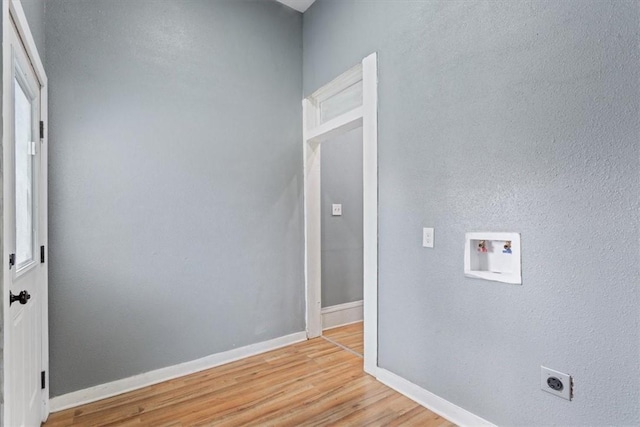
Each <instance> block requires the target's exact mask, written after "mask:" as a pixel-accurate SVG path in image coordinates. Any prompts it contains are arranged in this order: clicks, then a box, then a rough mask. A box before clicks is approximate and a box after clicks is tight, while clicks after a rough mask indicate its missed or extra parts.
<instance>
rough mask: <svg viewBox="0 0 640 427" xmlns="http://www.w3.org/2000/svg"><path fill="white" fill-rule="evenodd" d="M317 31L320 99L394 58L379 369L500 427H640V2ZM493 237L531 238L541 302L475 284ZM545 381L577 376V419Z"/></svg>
mask: <svg viewBox="0 0 640 427" xmlns="http://www.w3.org/2000/svg"><path fill="white" fill-rule="evenodd" d="M303 19H304V24H303V25H304V67H303V69H304V90H305V93H306V94H309V93H311V92H312V91H313V90H315V89H316V88H318V87H320V86H322V85H324V84H325V83H327V82H328V81H330V80H331V79H332V78H333V77H335V76H336V75H338V74H340V73H341V72H343V71H345V70H347V69H348V68H350V67H351V66H352V65H353V64H355V63H357V62H358V61H359V60H361V58H363V57H364V56H365V55H367V54H369V53H371V52H373V51H377V52H378V53H379V97H380V101H379V190H380V199H379V203H380V206H379V209H380V211H379V212H380V216H379V220H380V222H379V228H380V236H379V239H380V240H379V256H380V265H379V268H380V278H379V280H380V281H379V289H380V290H379V315H380V317H379V334H380V340H379V356H380V358H379V361H380V365H381V366H382V367H383V368H387V369H389V370H391V371H393V372H395V373H397V374H399V375H401V376H402V377H405V378H407V379H408V380H410V381H412V382H414V383H416V384H418V385H420V386H422V387H424V388H425V389H427V390H430V391H432V392H434V393H435V394H437V395H439V396H442V397H443V398H445V399H447V400H449V401H451V402H453V403H455V404H457V405H459V406H462V407H463V408H466V409H468V410H469V411H471V412H473V413H475V414H478V415H480V416H482V417H484V418H486V419H488V420H490V421H492V422H494V423H497V424H500V425H638V424H639V423H640V405H638V402H639V399H640V395H639V392H640V387H638V384H639V382H640V365H639V364H638V355H639V354H640V348H639V342H640V340H639V338H640V337H639V330H640V328H639V319H640V299H639V292H638V279H639V264H640V263H639V249H640V248H639V237H640V236H639V230H638V209H639V205H638V199H639V191H640V185H639V172H640V167H639V158H640V156H639V154H640V153H639V150H638V140H639V134H640V124H639V117H640V114H639V100H640V93H639V89H638V88H639V85H638V81H639V77H640V67H639V63H638V62H639V61H638V59H639V55H638V20H639V3H638V2H636V1H586V0H576V1H562V2H558V1H526V2H525V1H511V0H510V1H501V2H499V1H399V0H393V1H349V0H319V2H316V3H315V4H314V5H313V6H312V7H311V8H310V9H309V10H308V11H307V12H306V13H305V14H304V18H303ZM423 226H434V227H435V230H436V238H435V248H434V249H425V248H422V247H421V246H420V243H421V227H423ZM483 230H494V231H517V232H520V233H522V271H523V285H522V286H515V285H506V284H500V283H494V282H487V281H482V280H475V279H467V278H465V277H464V276H463V262H462V258H463V256H462V255H463V240H464V233H465V232H466V231H483ZM540 365H546V366H548V367H551V368H554V369H557V370H560V371H564V372H567V373H570V374H571V375H573V376H574V377H575V399H574V400H573V401H572V402H568V401H566V400H562V399H559V398H557V397H555V396H552V395H551V394H548V393H545V392H543V391H541V390H540Z"/></svg>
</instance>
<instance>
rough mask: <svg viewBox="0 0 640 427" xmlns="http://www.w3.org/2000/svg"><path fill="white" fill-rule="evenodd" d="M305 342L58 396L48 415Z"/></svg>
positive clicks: (261, 346)
mask: <svg viewBox="0 0 640 427" xmlns="http://www.w3.org/2000/svg"><path fill="white" fill-rule="evenodd" d="M306 339H307V334H306V332H297V333H295V334H291V335H286V336H283V337H279V338H274V339H272V340H269V341H263V342H259V343H256V344H251V345H248V346H245V347H240V348H234V349H233V350H228V351H223V352H222V353H216V354H212V355H210V356H206V357H203V358H201V359H196V360H192V361H190V362H184V363H180V364H178V365H173V366H168V367H166V368H161V369H157V370H155V371H150V372H145V373H144V374H139V375H134V376H133V377H129V378H123V379H121V380H116V381H112V382H110V383H106V384H100V385H97V386H94V387H89V388H86V389H83V390H78V391H74V392H71V393H67V394H63V395H61V396H56V397H54V398H52V399H51V400H50V401H49V404H50V409H51V412H57V411H62V410H63V409H69V408H73V407H76V406H80V405H84V404H87V403H91V402H95V401H98V400H102V399H106V398H108V397H112V396H116V395H118V394H122V393H126V392H129V391H133V390H137V389H139V388H142V387H147V386H150V385H153V384H158V383H161V382H163V381H168V380H171V379H174V378H178V377H182V376H185V375H189V374H193V373H195V372H200V371H204V370H205V369H210V368H215V367H216V366H220V365H224V364H226V363H230V362H234V361H236V360H239V359H244V358H245V357H250V356H255V355H256V354H260V353H265V352H267V351H271V350H275V349H277V348H280V347H285V346H287V345H290V344H295V343H297V342H301V341H305V340H306Z"/></svg>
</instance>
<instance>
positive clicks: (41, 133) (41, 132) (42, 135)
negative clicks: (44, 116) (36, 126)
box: [40, 120, 44, 140]
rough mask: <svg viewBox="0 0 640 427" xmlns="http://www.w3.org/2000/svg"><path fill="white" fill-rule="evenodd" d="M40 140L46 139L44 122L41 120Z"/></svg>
mask: <svg viewBox="0 0 640 427" xmlns="http://www.w3.org/2000/svg"><path fill="white" fill-rule="evenodd" d="M40 139H41V140H42V139H44V122H43V121H42V120H40Z"/></svg>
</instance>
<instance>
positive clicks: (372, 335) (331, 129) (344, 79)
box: [302, 53, 378, 374]
mask: <svg viewBox="0 0 640 427" xmlns="http://www.w3.org/2000/svg"><path fill="white" fill-rule="evenodd" d="M360 82H361V84H362V102H361V103H360V105H353V107H352V108H351V109H350V110H349V111H346V112H345V113H343V114H340V115H338V116H337V117H334V118H331V119H330V120H327V121H325V122H322V119H321V117H322V115H321V112H322V103H323V102H325V101H327V100H330V99H331V97H333V96H336V95H339V94H341V93H342V94H344V93H345V92H346V91H349V90H350V88H353V87H354V85H356V84H359V83H360ZM356 93H357V92H356ZM351 99H353V97H352V98H351ZM302 121H303V123H302V125H303V127H302V129H303V151H304V224H305V290H306V294H305V295H306V329H307V337H308V338H315V337H318V336H320V335H321V334H322V317H321V300H320V293H321V280H322V277H321V233H320V232H321V228H320V227H321V225H320V221H321V215H320V214H321V213H320V205H321V204H320V149H321V142H322V141H325V140H327V139H329V138H333V137H335V136H337V135H340V134H343V133H346V132H348V131H350V130H352V129H355V128H358V127H360V126H362V128H363V131H362V135H363V141H362V142H363V145H362V148H363V150H362V152H363V156H362V157H363V159H362V160H363V233H364V236H363V245H364V250H363V257H364V259H363V261H364V262H363V268H364V271H363V282H364V300H363V301H364V370H365V372H368V373H370V374H374V372H375V369H376V368H377V365H378V362H377V360H378V302H377V301H378V72H377V55H376V53H372V54H371V55H369V56H367V57H366V58H364V59H363V60H362V63H360V64H358V65H357V66H355V67H353V68H351V69H350V70H348V71H346V72H345V73H343V74H342V75H340V76H338V77H337V78H335V79H334V80H332V81H331V82H330V83H328V84H327V85H325V86H323V87H322V88H320V89H319V90H318V91H316V92H314V93H313V94H312V95H310V96H309V97H307V98H305V99H304V100H303V101H302Z"/></svg>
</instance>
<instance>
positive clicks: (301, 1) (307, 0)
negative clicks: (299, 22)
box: [276, 0, 316, 12]
mask: <svg viewBox="0 0 640 427" xmlns="http://www.w3.org/2000/svg"><path fill="white" fill-rule="evenodd" d="M276 1H277V2H280V3H282V4H285V5H287V6H289V7H290V8H292V9H295V10H297V11H298V12H304V11H305V10H307V9H309V6H311V5H312V4H313V2H314V1H316V0H276Z"/></svg>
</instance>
